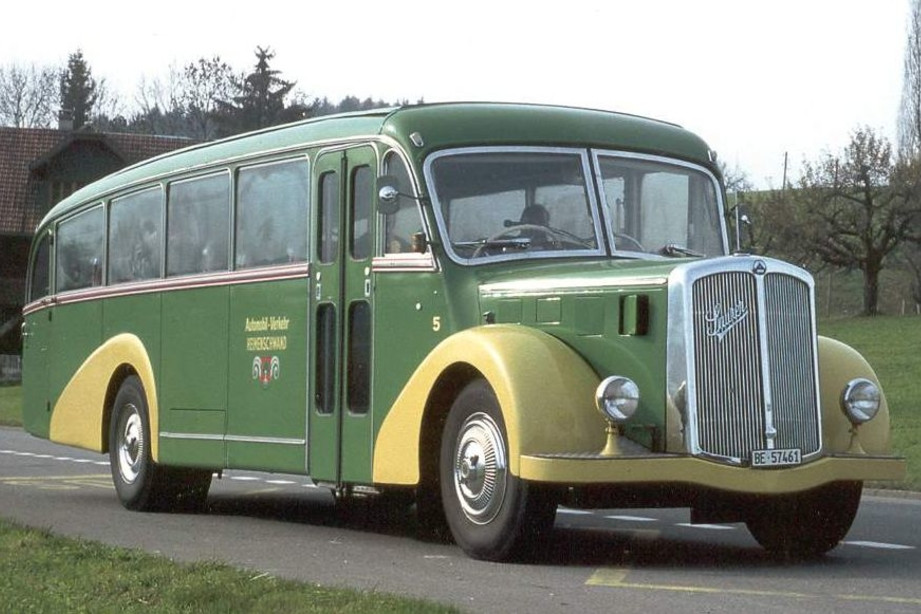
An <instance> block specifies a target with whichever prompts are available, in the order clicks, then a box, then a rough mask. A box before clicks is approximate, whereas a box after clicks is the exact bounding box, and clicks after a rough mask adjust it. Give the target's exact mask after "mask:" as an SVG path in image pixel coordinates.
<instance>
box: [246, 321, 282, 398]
mask: <svg viewBox="0 0 921 614" xmlns="http://www.w3.org/2000/svg"><path fill="white" fill-rule="evenodd" d="M289 324H290V320H289V319H288V318H287V317H285V316H256V317H252V318H250V317H247V318H246V324H245V325H244V327H243V330H244V332H246V333H269V334H262V335H247V336H246V351H247V352H257V353H258V354H257V355H256V356H254V357H253V360H252V379H253V380H254V381H258V382H259V383H260V384H262V386H263V387H268V386H269V384H271V383H272V382H273V381H274V380H277V379H278V378H279V377H281V358H280V357H279V356H278V355H277V354H262V352H283V351H285V350H286V349H288V336H287V335H279V334H271V333H278V332H285V331H287V330H288V326H289Z"/></svg>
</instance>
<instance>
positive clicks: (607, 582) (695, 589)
mask: <svg viewBox="0 0 921 614" xmlns="http://www.w3.org/2000/svg"><path fill="white" fill-rule="evenodd" d="M631 571H632V570H631V569H630V568H623V567H602V568H601V569H597V570H595V572H594V573H593V574H592V575H591V576H590V577H589V579H588V580H587V581H586V582H585V584H586V585H589V586H606V587H609V588H630V589H635V590H646V591H670V592H683V593H697V594H712V595H744V596H750V597H751V596H754V597H786V598H793V599H822V598H825V599H828V598H831V599H838V600H841V601H862V602H866V603H899V604H909V605H921V598H914V597H892V596H886V595H845V594H837V595H834V594H833V595H821V594H817V593H800V592H794V591H768V590H755V589H743V588H717V587H715V586H693V585H681V584H642V583H638V582H625V580H626V578H627V576H628V575H629V574H630V572H631Z"/></svg>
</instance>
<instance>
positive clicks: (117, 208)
mask: <svg viewBox="0 0 921 614" xmlns="http://www.w3.org/2000/svg"><path fill="white" fill-rule="evenodd" d="M162 226H163V197H162V192H161V190H160V188H154V189H151V190H144V191H143V192H137V193H135V194H131V195H129V196H125V197H123V198H116V199H114V200H113V201H112V204H111V205H110V206H109V260H108V263H109V283H110V284H117V283H120V282H125V281H138V280H142V279H155V278H157V277H160V252H161V244H162V241H163V232H162Z"/></svg>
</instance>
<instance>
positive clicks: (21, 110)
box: [0, 64, 58, 128]
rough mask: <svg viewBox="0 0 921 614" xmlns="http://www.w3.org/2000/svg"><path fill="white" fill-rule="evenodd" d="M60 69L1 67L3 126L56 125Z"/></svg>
mask: <svg viewBox="0 0 921 614" xmlns="http://www.w3.org/2000/svg"><path fill="white" fill-rule="evenodd" d="M57 95H58V72H57V71H56V70H55V69H53V68H50V67H41V68H40V67H37V66H36V65H35V64H32V65H30V66H28V67H24V66H19V65H16V64H8V65H7V66H0V125H4V126H12V127H14V128H48V127H50V126H52V125H53V124H54V119H55V114H54V106H55V104H56V103H57Z"/></svg>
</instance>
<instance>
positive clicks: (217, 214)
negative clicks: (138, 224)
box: [166, 173, 230, 275]
mask: <svg viewBox="0 0 921 614" xmlns="http://www.w3.org/2000/svg"><path fill="white" fill-rule="evenodd" d="M167 229H168V239H167V248H166V271H167V274H168V275H189V274H192V273H206V272H210V271H226V270H227V264H228V247H227V244H228V240H229V237H230V176H229V175H228V174H227V173H222V174H220V175H211V176H208V177H201V178H198V179H190V180H188V181H178V182H176V183H173V184H170V188H169V201H168V203H167Z"/></svg>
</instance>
